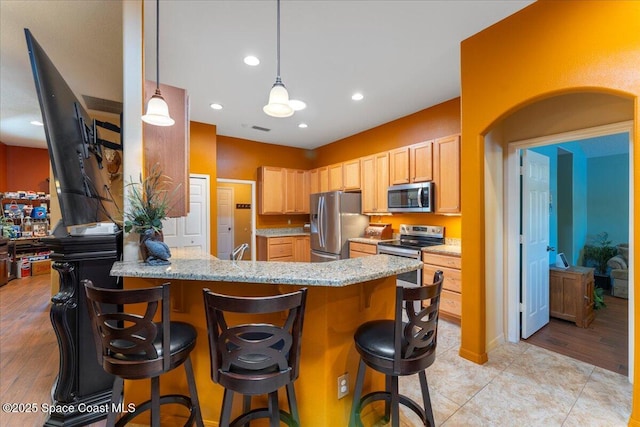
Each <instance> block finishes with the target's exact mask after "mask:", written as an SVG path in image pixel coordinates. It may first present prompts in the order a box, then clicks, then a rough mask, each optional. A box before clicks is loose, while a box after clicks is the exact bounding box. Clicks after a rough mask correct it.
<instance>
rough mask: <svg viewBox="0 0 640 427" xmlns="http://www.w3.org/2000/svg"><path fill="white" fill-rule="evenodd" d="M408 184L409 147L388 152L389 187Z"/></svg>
mask: <svg viewBox="0 0 640 427" xmlns="http://www.w3.org/2000/svg"><path fill="white" fill-rule="evenodd" d="M409 182H410V181H409V147H402V148H397V149H395V150H391V151H389V185H398V184H408V183H409Z"/></svg>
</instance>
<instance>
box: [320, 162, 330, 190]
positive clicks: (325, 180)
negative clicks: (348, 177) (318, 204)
mask: <svg viewBox="0 0 640 427" xmlns="http://www.w3.org/2000/svg"><path fill="white" fill-rule="evenodd" d="M318 185H319V187H320V191H319V192H320V193H326V192H327V191H329V168H328V167H327V166H323V167H321V168H318Z"/></svg>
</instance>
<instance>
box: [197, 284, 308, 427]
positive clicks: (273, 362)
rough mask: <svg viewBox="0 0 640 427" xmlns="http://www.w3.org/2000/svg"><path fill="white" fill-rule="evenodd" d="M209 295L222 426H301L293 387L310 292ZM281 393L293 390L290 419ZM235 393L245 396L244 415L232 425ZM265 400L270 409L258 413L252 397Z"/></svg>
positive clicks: (213, 367)
mask: <svg viewBox="0 0 640 427" xmlns="http://www.w3.org/2000/svg"><path fill="white" fill-rule="evenodd" d="M203 294H204V305H205V312H206V316H207V330H208V335H209V352H210V356H211V379H212V380H213V382H215V383H217V384H220V385H221V386H223V387H224V397H223V399H222V411H221V413H220V422H219V424H218V425H219V426H220V427H227V426H240V425H248V423H249V422H250V421H251V420H255V419H258V418H269V420H270V426H271V427H276V426H278V425H279V424H280V421H283V422H285V423H286V424H287V425H289V426H299V425H300V417H299V415H298V404H297V402H296V394H295V389H294V387H293V382H294V381H295V380H296V379H297V378H298V374H299V365H300V345H301V339H302V323H303V320H304V310H305V303H306V297H307V290H306V289H301V290H299V291H296V292H293V293H289V294H284V295H276V296H267V297H236V296H229V295H221V294H216V293H214V292H211V291H210V290H209V289H204V290H203ZM278 313H279V314H278ZM269 314H272V316H269V317H267V318H265V317H264V315H269ZM273 314H276V316H273ZM282 314H284V316H283V315H282ZM274 319H275V320H278V322H276V321H274ZM276 323H281V324H276ZM281 387H286V390H287V400H288V402H289V412H288V413H287V412H285V411H283V410H280V409H279V407H278V389H279V388H281ZM234 393H240V394H242V395H243V396H244V400H243V414H242V415H240V416H238V417H236V418H235V419H234V420H233V421H230V419H231V404H232V402H233V394H234ZM264 394H267V395H268V407H267V408H257V409H253V410H252V409H251V396H256V395H264Z"/></svg>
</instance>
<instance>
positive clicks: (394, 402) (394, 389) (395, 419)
mask: <svg viewBox="0 0 640 427" xmlns="http://www.w3.org/2000/svg"><path fill="white" fill-rule="evenodd" d="M390 380H391V427H400V395H399V392H398V377H396V376H391V378H390Z"/></svg>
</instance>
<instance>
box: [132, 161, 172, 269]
mask: <svg viewBox="0 0 640 427" xmlns="http://www.w3.org/2000/svg"><path fill="white" fill-rule="evenodd" d="M170 181H171V180H170V178H169V177H167V176H166V175H163V174H162V171H161V170H160V166H159V165H158V164H155V165H154V166H153V167H151V168H149V171H148V174H147V175H146V176H145V177H144V178H143V177H142V174H140V180H139V181H138V182H133V181H132V182H129V183H127V184H126V186H125V187H126V191H127V192H126V197H127V200H128V201H129V208H128V209H127V210H126V211H125V213H124V231H126V232H127V233H129V232H135V233H138V234H139V235H140V243H141V245H140V250H141V252H142V256H143V259H144V260H147V259H148V252H147V248H146V245H145V244H144V241H145V240H146V239H152V240H155V241H162V240H163V236H162V221H163V220H165V219H166V218H167V213H168V212H169V209H170V207H171V198H172V195H173V192H175V191H176V190H177V187H176V189H174V190H173V192H171V191H169V184H170Z"/></svg>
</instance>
